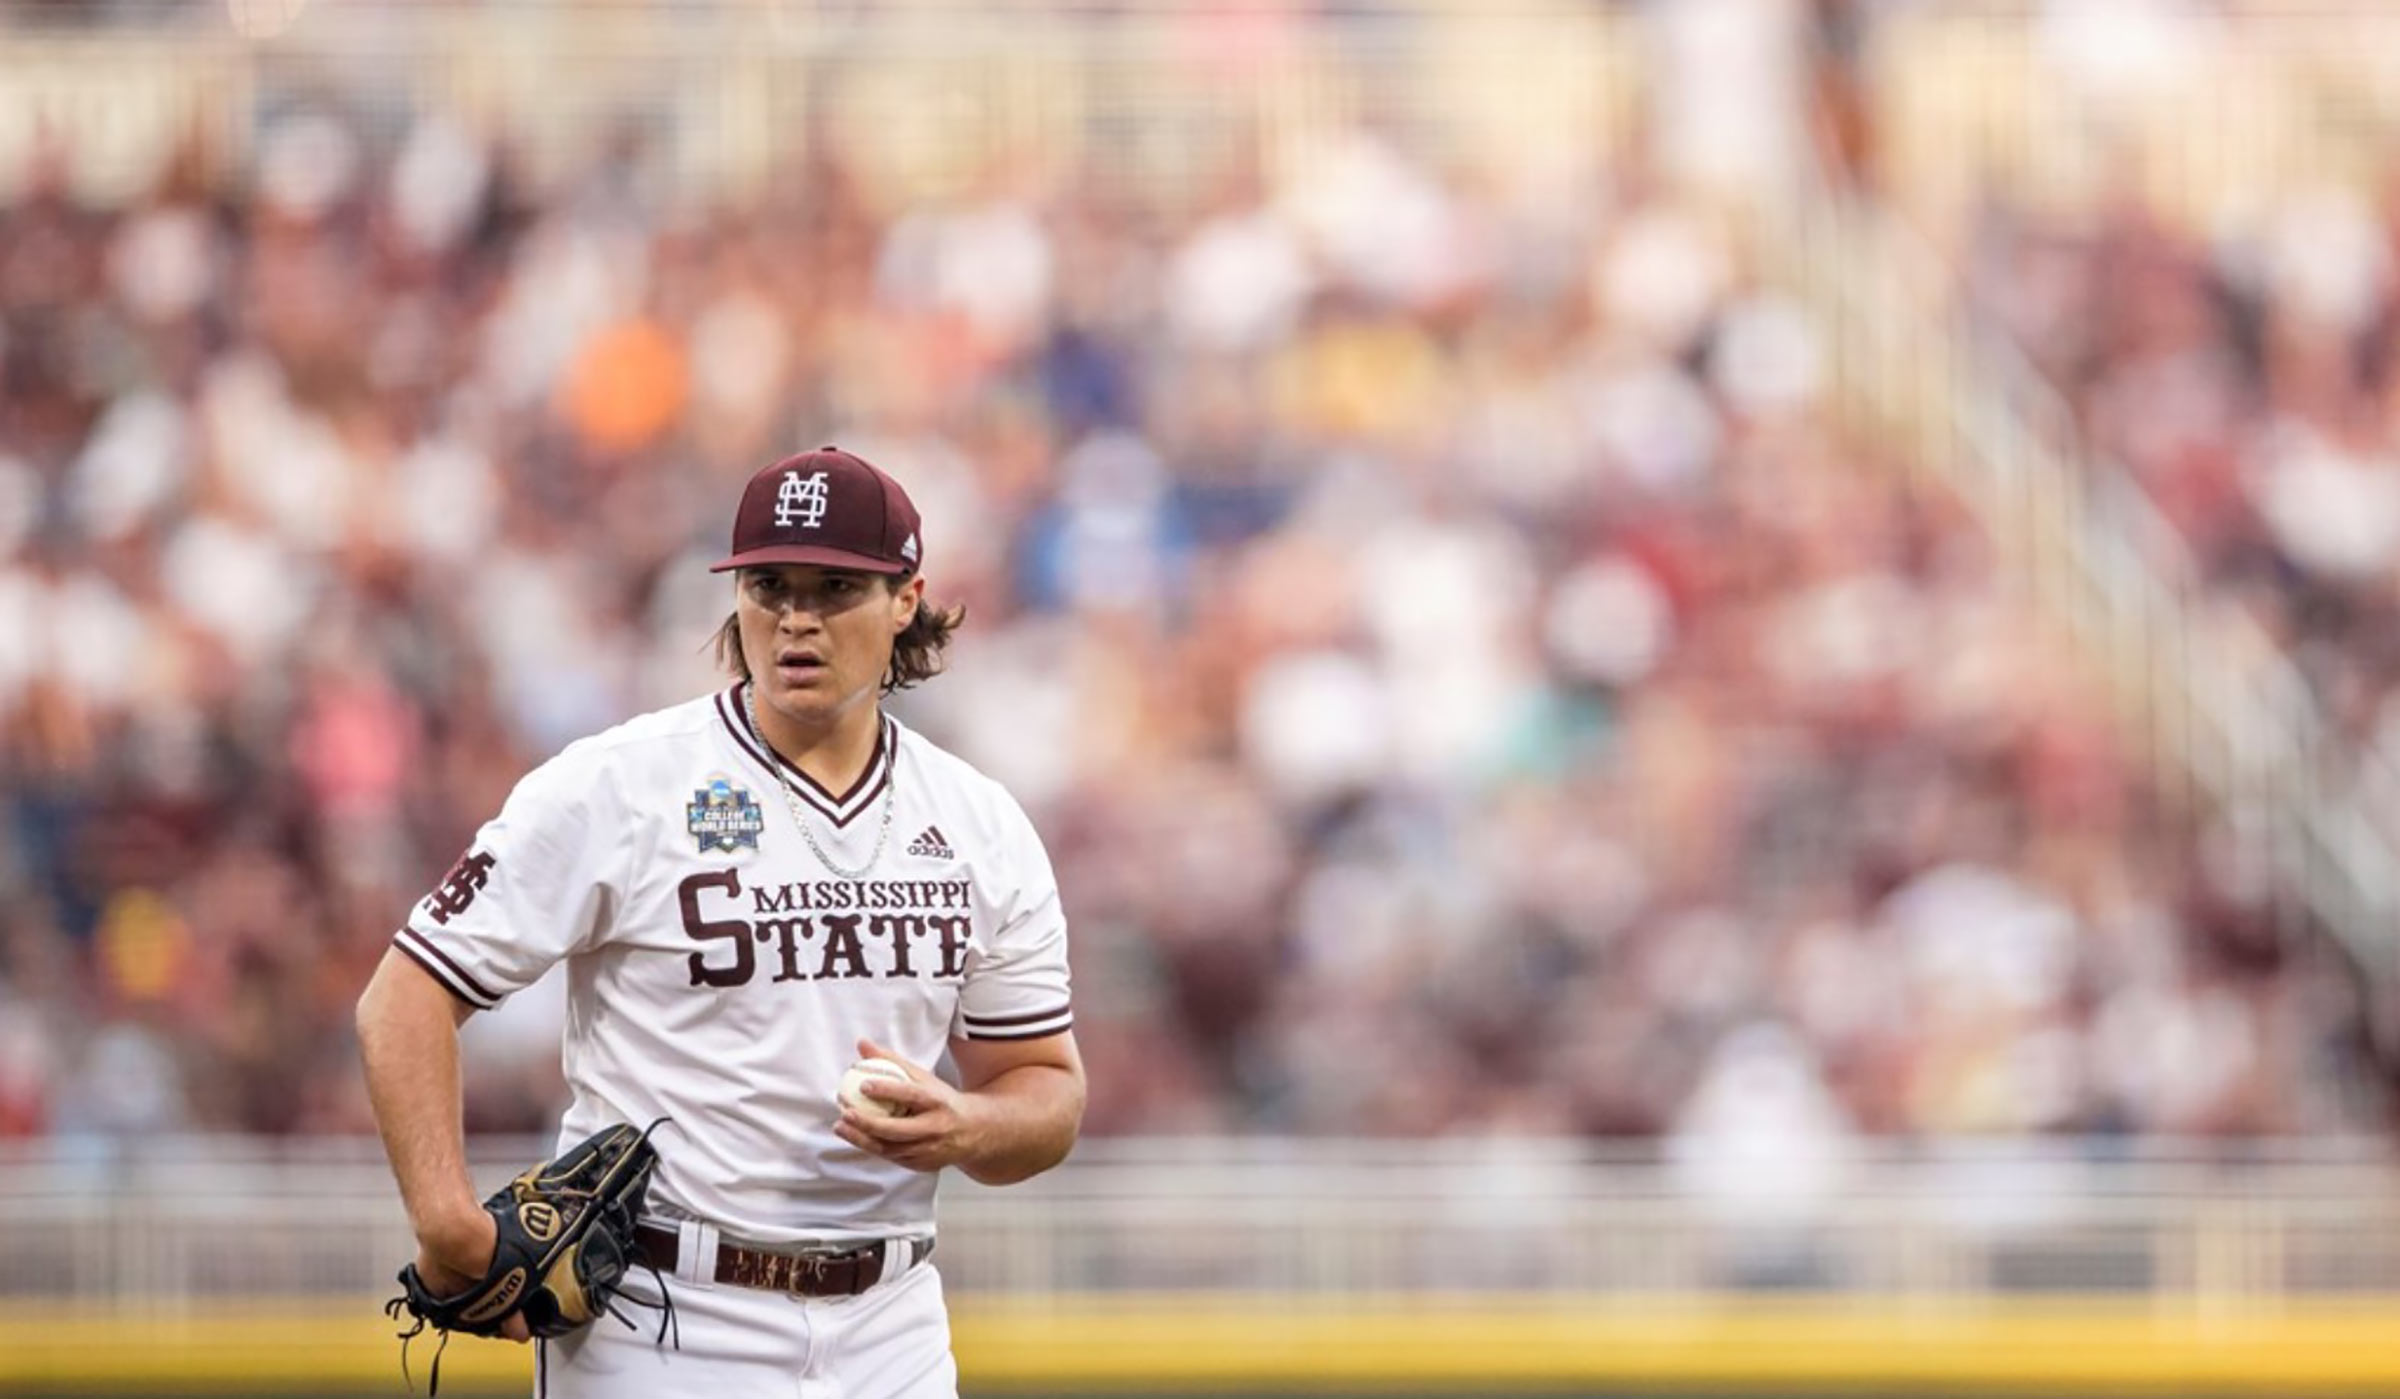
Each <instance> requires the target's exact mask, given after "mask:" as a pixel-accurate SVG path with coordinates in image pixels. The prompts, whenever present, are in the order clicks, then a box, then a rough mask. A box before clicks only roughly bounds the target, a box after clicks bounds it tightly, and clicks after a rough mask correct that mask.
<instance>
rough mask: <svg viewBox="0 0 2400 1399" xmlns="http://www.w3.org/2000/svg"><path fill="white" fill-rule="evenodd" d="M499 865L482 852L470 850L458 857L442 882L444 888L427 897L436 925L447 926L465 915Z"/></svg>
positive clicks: (497, 861) (426, 906)
mask: <svg viewBox="0 0 2400 1399" xmlns="http://www.w3.org/2000/svg"><path fill="white" fill-rule="evenodd" d="M498 863H499V859H498V858H497V857H496V856H492V855H488V854H486V853H484V852H483V851H481V850H469V851H468V852H467V853H466V854H464V855H461V856H459V857H458V863H457V864H455V865H452V866H451V867H450V873H449V874H448V875H447V876H445V877H444V878H443V880H442V887H441V888H439V889H436V890H434V891H433V893H431V894H430V895H428V896H426V899H425V908H426V910H427V911H428V912H430V913H431V914H432V915H433V921H434V922H436V923H440V924H443V925H445V926H447V925H448V923H449V922H450V920H451V919H453V918H456V917H457V916H458V915H460V914H462V913H464V912H466V911H467V909H468V908H469V907H471V906H472V905H473V904H474V902H475V895H476V894H477V893H479V892H481V890H482V889H483V886H484V885H485V884H486V883H487V882H489V881H490V879H491V877H492V866H494V865H496V864H498Z"/></svg>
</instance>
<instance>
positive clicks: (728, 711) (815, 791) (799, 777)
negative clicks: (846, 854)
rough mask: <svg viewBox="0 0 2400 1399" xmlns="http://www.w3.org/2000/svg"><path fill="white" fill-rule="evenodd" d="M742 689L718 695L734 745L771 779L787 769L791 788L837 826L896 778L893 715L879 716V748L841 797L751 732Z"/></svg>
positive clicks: (721, 719) (720, 711)
mask: <svg viewBox="0 0 2400 1399" xmlns="http://www.w3.org/2000/svg"><path fill="white" fill-rule="evenodd" d="M742 689H743V687H742V686H740V685H735V686H733V687H732V688H730V689H727V690H725V691H724V692H722V693H720V694H719V695H718V696H717V700H716V703H717V719H718V721H719V722H720V723H722V724H724V726H725V732H726V733H727V734H728V735H729V736H731V737H732V739H733V743H734V746H735V747H737V748H739V749H741V750H742V753H743V754H744V756H746V757H748V758H749V759H750V761H751V762H753V763H755V764H757V765H758V767H759V768H760V770H762V771H763V772H765V773H766V775H767V780H768V781H770V782H772V781H774V780H775V775H776V774H777V773H778V772H781V773H783V774H784V775H785V776H787V777H788V778H789V779H790V780H791V789H792V791H793V792H795V793H796V794H798V796H799V798H800V800H802V801H804V802H806V803H808V805H809V806H810V807H811V808H813V809H814V810H815V811H816V813H817V814H818V815H820V816H822V817H824V818H825V819H826V820H828V821H831V822H832V823H833V824H834V825H836V826H847V825H849V824H850V823H851V822H852V821H855V820H857V819H858V816H859V813H861V812H863V811H865V810H866V809H867V807H868V806H869V805H870V804H871V803H873V802H874V800H875V799H876V798H877V797H879V796H881V795H883V789H884V787H885V786H886V785H887V784H888V783H890V782H891V780H892V761H893V754H894V752H895V751H896V750H897V749H898V747H899V745H898V743H896V742H895V741H894V740H893V735H892V718H891V716H890V715H888V714H883V715H877V716H876V719H877V722H876V725H875V751H874V752H873V753H871V754H869V755H867V766H866V769H865V770H864V771H862V772H860V773H859V775H858V780H857V781H856V782H853V783H851V784H850V790H849V791H847V792H845V793H843V794H842V795H841V796H838V797H837V796H835V795H834V794H833V793H831V792H829V791H827V790H825V788H824V786H823V785H821V784H820V783H819V782H818V781H817V780H816V779H815V778H813V777H811V776H809V775H808V774H807V773H805V772H802V771H801V770H800V769H798V768H797V767H794V766H793V765H792V764H791V763H790V762H789V761H787V760H786V759H785V758H784V756H783V755H782V754H781V753H775V752H772V751H771V750H769V749H767V748H766V746H765V745H764V744H761V743H760V742H759V741H758V740H757V739H756V738H754V737H752V736H751V733H750V723H749V720H748V718H747V717H746V714H745V711H744V709H743V697H742Z"/></svg>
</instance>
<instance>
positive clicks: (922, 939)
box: [394, 685, 1070, 1243]
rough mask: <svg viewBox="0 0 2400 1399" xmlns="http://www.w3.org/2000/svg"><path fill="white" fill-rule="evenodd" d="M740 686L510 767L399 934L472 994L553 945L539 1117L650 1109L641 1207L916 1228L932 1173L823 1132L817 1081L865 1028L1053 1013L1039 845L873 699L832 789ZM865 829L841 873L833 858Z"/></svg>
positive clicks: (902, 1028)
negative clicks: (548, 1075)
mask: <svg viewBox="0 0 2400 1399" xmlns="http://www.w3.org/2000/svg"><path fill="white" fill-rule="evenodd" d="M742 703H743V687H741V686H738V685H737V686H735V687H733V688H732V689H730V690H727V691H725V692H723V693H720V694H718V695H715V696H713V697H710V698H706V699H699V700H694V701H691V702H690V703H687V704H681V705H677V706H674V707H673V708H670V709H664V710H660V711H658V712H656V713H652V714H647V715H643V716H641V717H639V718H636V719H633V720H631V721H629V722H627V723H625V724H622V725H620V726H618V727H617V728H614V729H610V730H609V731H607V732H606V733H602V734H598V735H595V736H593V737H591V738H587V739H584V740H582V741H580V742H577V743H575V744H573V745H571V746H570V747H568V748H567V749H566V751H564V752H562V753H560V754H559V755H558V756H557V757H555V758H553V759H551V760H550V761H549V762H547V763H544V764H543V765H542V766H541V767H539V768H537V769H535V770H534V771H533V772H531V773H529V774H527V776H526V777H525V778H524V780H523V781H521V782H519V783H518V784H517V787H516V790H515V791H514V792H513V793H511V794H510V796H509V799H508V802H507V804H506V805H505V806H503V807H502V808H501V811H500V814H499V815H498V816H497V817H496V818H494V819H493V820H492V821H491V822H489V823H488V824H486V825H485V826H484V828H483V829H482V831H481V832H479V833H478V834H477V836H476V838H475V843H474V845H473V846H472V847H470V848H469V850H468V851H467V853H466V854H465V855H463V856H461V857H460V858H459V861H458V863H457V864H456V865H455V866H454V867H453V868H452V869H451V871H450V874H449V876H448V878H447V879H446V880H445V881H444V882H443V884H442V887H441V888H439V889H437V890H435V891H434V893H433V894H432V895H430V896H429V897H427V898H426V899H425V901H424V902H423V903H421V904H419V905H418V906H417V907H416V909H415V910H414V912H413V913H412V914H411V916H410V918H409V921H408V925H407V926H406V927H405V928H403V929H402V930H401V931H400V933H399V934H398V935H397V937H396V938H395V939H394V942H395V945H396V946H397V947H398V948H399V949H400V950H401V951H402V952H404V953H406V954H407V955H408V956H410V957H411V958H414V959H415V960H416V962H417V963H418V965H420V966H422V967H423V968H424V969H425V970H426V971H427V972H429V973H431V974H432V975H433V977H434V978H435V979H436V980H438V981H440V982H441V983H442V985H444V986H446V987H448V988H449V989H450V991H451V992H452V993H453V994H455V995H457V996H458V997H459V998H460V999H462V1000H464V1001H466V1002H467V1003H468V1004H470V1005H474V1006H477V1007H485V1008H488V1007H490V1006H493V1005H496V1004H498V1003H499V1001H500V1000H501V998H502V997H505V996H507V995H508V994H509V993H511V992H513V991H516V990H519V989H521V988H523V987H525V986H527V985H530V984H531V983H532V982H533V981H534V980H535V979H537V978H538V977H540V976H541V975H542V973H543V972H545V971H547V970H548V969H549V968H550V967H551V966H552V965H553V964H554V963H557V962H559V961H562V960H563V961H564V962H565V963H566V971H565V974H566V977H567V1028H566V1037H565V1049H564V1062H565V1069H566V1079H567V1083H568V1085H569V1087H570V1088H572V1090H573V1094H574V1096H573V1100H572V1102H571V1103H570V1105H569V1106H568V1109H567V1113H566V1117H565V1120H564V1121H563V1123H562V1124H561V1128H560V1134H559V1135H560V1141H561V1142H562V1143H565V1142H570V1141H575V1140H578V1139H580V1138H581V1137H583V1136H584V1135H585V1134H587V1133H589V1132H592V1131H596V1130H598V1129H599V1128H600V1127H602V1126H603V1125H605V1124H607V1123H610V1122H620V1121H621V1122H632V1123H635V1124H637V1125H645V1124H647V1123H649V1122H650V1121H651V1120H652V1119H653V1118H657V1117H667V1118H671V1119H673V1123H674V1125H673V1126H672V1127H662V1128H661V1129H660V1131H659V1137H658V1141H659V1147H660V1153H659V1155H660V1164H659V1170H658V1175H657V1177H656V1179H655V1181H654V1183H653V1184H652V1187H651V1191H650V1203H651V1206H652V1208H653V1209H655V1210H657V1211H658V1212H660V1213H663V1214H682V1215H687V1216H690V1217H694V1218H699V1219H703V1220H707V1221H710V1222H713V1223H715V1224H716V1225H717V1226H719V1227H720V1228H721V1229H723V1230H724V1231H726V1232H727V1233H729V1234H732V1235H734V1236H736V1237H740V1238H745V1239H750V1240H755V1241H758V1242H762V1243H792V1242H798V1241H801V1240H832V1241H842V1240H850V1239H862V1238H877V1237H889V1236H893V1235H903V1234H906V1235H920V1236H922V1235H927V1234H930V1233H931V1232H932V1230H933V1200H934V1181H935V1177H934V1176H933V1175H931V1174H927V1173H924V1172H918V1171H911V1170H909V1169H907V1168H906V1167H903V1166H898V1165H895V1164H893V1163H891V1162H888V1161H884V1160H881V1159H878V1158H876V1157H873V1156H870V1155H868V1154H866V1153H865V1152H862V1151H859V1150H858V1149H856V1148H855V1147H852V1146H850V1145H849V1144H848V1143H846V1142H844V1141H842V1140H841V1139H840V1138H839V1137H837V1136H835V1135H834V1132H833V1128H834V1122H835V1118H836V1116H837V1115H838V1112H839V1109H838V1107H837V1105H836V1103H835V1099H834V1094H835V1091H836V1089H837V1087H838V1086H839V1083H840V1080H841V1075H842V1071H843V1070H844V1069H846V1068H847V1067H849V1065H850V1064H851V1063H852V1062H853V1061H855V1060H856V1058H857V1057H858V1055H857V1047H856V1042H857V1040H858V1039H859V1038H860V1037H861V1036H865V1037H868V1038H871V1039H874V1040H876V1041H878V1042H879V1043H881V1044H884V1045H887V1046H889V1047H890V1048H892V1049H894V1050H896V1051H898V1052H899V1053H901V1054H903V1055H905V1056H907V1057H908V1058H910V1059H912V1060H914V1061H915V1062H917V1063H920V1064H926V1065H931V1064H933V1063H935V1062H936V1061H937V1060H938V1059H939V1058H940V1057H941V1055H942V1053H943V1051H944V1049H945V1047H946V1045H947V1042H948V1040H949V1039H950V1038H951V1037H952V1036H958V1037H962V1038H967V1039H1029V1038H1035V1037H1038V1036H1043V1035H1052V1034H1057V1033H1059V1032H1061V1031H1064V1030H1065V1029H1067V1028H1068V1026H1069V1024H1070V1015H1069V1009H1068V979H1067V956H1066V952H1067V948H1066V920H1065V917H1064V916H1063V914H1062V913H1061V910H1060V907H1059V900H1058V889H1057V884H1056V881H1055V879H1054V878H1053V876H1052V874H1051V871H1050V861H1049V857H1048V855H1047V854H1046V853H1045V852H1044V851H1043V849H1042V843H1041V840H1040V838H1039V837H1038V836H1037V835H1036V834H1035V833H1034V829H1033V825H1032V823H1031V822H1030V821H1028V820H1027V819H1026V817H1025V813H1024V812H1023V811H1022V810H1021V809H1020V808H1019V807H1018V806H1017V804H1016V801H1015V800H1014V799H1013V798H1011V797H1010V796H1009V795H1008V793H1007V792H1006V791H1004V790H1003V789H1002V788H1001V787H1000V786H999V784H997V783H995V782H993V781H992V780H991V779H989V778H987V777H985V776H983V775H982V774H981V773H979V772H977V771H976V770H975V769H973V768H971V767H969V766H968V765H967V764H966V763H964V762H962V761H961V760H959V759H958V758H956V757H953V756H952V755H950V754H949V753H946V752H944V751H942V750H941V749H940V748H938V747H936V746H934V744H932V743H931V742H929V741H928V740H926V739H924V738H922V737H920V736H919V735H917V734H914V733H912V732H910V731H909V730H908V729H907V728H906V727H904V726H903V725H901V724H900V723H899V722H898V721H897V720H894V719H892V718H890V717H889V716H885V717H884V718H883V719H882V726H881V731H880V733H879V736H878V738H877V742H876V747H875V751H874V756H873V758H872V759H871V760H870V761H869V762H868V764H867V767H866V771H865V773H864V774H863V775H862V776H861V777H860V778H859V780H858V782H857V785H856V786H854V787H853V788H852V789H851V790H850V791H849V792H846V793H843V794H840V795H838V796H837V795H835V794H834V793H831V792H828V791H826V790H824V789H823V788H822V787H820V786H818V785H817V784H816V783H815V782H813V781H811V780H810V779H809V778H808V777H807V776H805V775H804V774H802V773H801V772H800V771H799V770H798V769H797V768H794V767H792V766H791V765H790V764H789V763H785V762H784V761H783V760H782V758H781V757H780V756H779V755H776V754H774V753H773V752H772V751H771V750H770V749H768V748H767V746H766V745H764V744H762V743H761V742H759V740H758V739H757V737H756V736H755V735H754V734H753V733H752V732H751V730H750V727H749V725H748V723H747V720H746V718H745V716H744V710H743V708H742ZM778 769H780V770H781V773H782V775H783V778H784V779H785V781H786V782H788V784H789V787H788V790H789V791H790V793H791V794H792V796H791V798H789V799H787V797H786V795H785V791H786V788H785V787H784V786H783V784H781V783H779V782H778V780H777V772H778ZM887 803H888V805H889V816H888V824H889V831H888V834H887V833H886V831H885V825H886V821H887V817H886V804H887ZM795 808H796V809H795ZM798 821H806V822H808V823H810V826H811V828H812V831H813V834H814V836H815V838H816V843H817V845H818V846H819V847H821V849H822V850H823V852H824V853H823V856H822V857H820V856H819V854H818V853H817V852H816V851H813V850H811V848H810V846H809V844H808V842H807V840H806V839H804V837H803V835H802V832H801V829H800V827H799V825H798V824H797V823H798ZM879 840H880V841H881V842H882V850H881V854H880V855H875V856H874V863H873V867H872V868H871V869H868V870H867V871H866V872H865V874H864V875H863V876H862V877H859V878H856V879H849V878H843V877H841V876H839V875H837V874H836V873H834V871H833V870H832V869H831V868H829V865H828V861H830V862H832V863H834V864H838V865H840V866H842V867H844V868H845V869H849V870H852V871H856V870H858V869H860V868H861V867H863V866H866V865H867V864H868V860H869V858H870V856H871V855H874V852H875V851H876V848H877V843H878V841H879Z"/></svg>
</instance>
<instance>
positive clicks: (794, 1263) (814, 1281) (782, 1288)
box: [767, 1248, 857, 1297]
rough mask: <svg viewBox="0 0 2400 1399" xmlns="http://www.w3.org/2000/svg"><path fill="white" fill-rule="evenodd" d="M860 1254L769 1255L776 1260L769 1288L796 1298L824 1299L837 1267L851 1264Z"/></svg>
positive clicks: (804, 1252) (819, 1251)
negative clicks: (840, 1264)
mask: <svg viewBox="0 0 2400 1399" xmlns="http://www.w3.org/2000/svg"><path fill="white" fill-rule="evenodd" d="M856 1253H857V1250H855V1249H833V1248H804V1249H795V1250H793V1251H791V1252H788V1253H786V1252H777V1253H771V1254H768V1255H767V1256H768V1257H769V1258H772V1259H774V1260H775V1261H774V1262H773V1263H772V1264H770V1265H768V1284H769V1285H770V1286H772V1287H773V1288H775V1290H777V1291H778V1292H788V1293H790V1294H792V1295H793V1296H795V1297H814V1296H820V1295H822V1294H823V1291H824V1287H825V1283H826V1281H827V1279H828V1277H829V1276H830V1274H831V1273H832V1270H833V1267H834V1265H835V1264H837V1263H845V1262H848V1261H850V1260H851V1259H852V1258H853V1257H854V1256H855V1255H856ZM779 1275H780V1276H779Z"/></svg>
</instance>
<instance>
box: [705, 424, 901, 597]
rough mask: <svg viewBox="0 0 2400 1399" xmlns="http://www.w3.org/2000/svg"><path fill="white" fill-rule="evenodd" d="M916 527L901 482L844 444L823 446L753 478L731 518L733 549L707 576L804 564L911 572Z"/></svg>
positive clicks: (886, 571) (786, 459)
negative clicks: (844, 448) (755, 568)
mask: <svg viewBox="0 0 2400 1399" xmlns="http://www.w3.org/2000/svg"><path fill="white" fill-rule="evenodd" d="M919 528H920V522H919V521H918V519H917V507H916V505H915V504H914V503H913V502H911V501H910V500H909V498H908V492H907V491H904V490H902V489H901V488H900V483H899V482H897V481H895V480H893V479H892V478H891V477H889V476H886V475H885V474H884V473H883V472H882V471H880V470H878V469H876V468H875V467H873V466H870V465H868V464H867V462H866V461H865V460H863V459H861V458H859V457H857V456H854V455H852V454H851V453H849V452H845V451H843V450H842V449H841V448H839V447H820V448H818V449H817V450H816V451H813V452H802V453H801V454H800V455H798V456H796V457H786V458H784V459H783V460H782V461H779V462H777V463H775V464H774V465H773V466H770V467H768V468H766V469H765V470H763V471H761V472H759V473H758V474H757V475H755V476H753V477H751V478H750V484H749V485H747V486H745V487H743V488H742V503H741V507H740V508H739V509H738V510H736V511H735V512H734V516H733V552H732V553H731V554H728V555H727V556H726V557H724V558H723V559H720V560H718V561H717V562H716V563H715V564H713V565H712V566H711V567H710V571H711V572H713V573H723V572H725V571H726V570H727V569H734V568H747V567H751V566H753V565H757V564H783V563H800V564H816V565H819V566H820V567H825V568H858V569H865V570H866V571H868V572H870V573H893V574H905V573H913V572H915V571H916V567H917V563H918V553H919V550H920V548H921V547H922V546H921V545H920V543H919V541H918V538H917V534H918V530H919Z"/></svg>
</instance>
